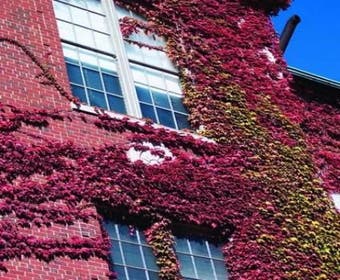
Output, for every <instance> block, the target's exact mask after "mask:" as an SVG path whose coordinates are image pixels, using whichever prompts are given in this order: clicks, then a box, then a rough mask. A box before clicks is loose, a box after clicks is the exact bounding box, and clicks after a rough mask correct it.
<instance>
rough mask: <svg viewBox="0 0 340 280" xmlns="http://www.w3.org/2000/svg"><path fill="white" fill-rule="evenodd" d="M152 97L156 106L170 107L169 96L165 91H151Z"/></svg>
mask: <svg viewBox="0 0 340 280" xmlns="http://www.w3.org/2000/svg"><path fill="white" fill-rule="evenodd" d="M152 97H153V100H154V102H155V104H156V105H157V106H160V107H164V108H168V109H170V103H169V98H168V95H167V94H166V93H163V92H156V91H152Z"/></svg>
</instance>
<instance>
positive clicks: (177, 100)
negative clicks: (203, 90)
mask: <svg viewBox="0 0 340 280" xmlns="http://www.w3.org/2000/svg"><path fill="white" fill-rule="evenodd" d="M170 99H171V104H172V108H173V109H174V110H175V111H179V112H182V113H187V110H186V109H185V107H184V105H183V101H182V98H181V97H179V96H174V95H170Z"/></svg>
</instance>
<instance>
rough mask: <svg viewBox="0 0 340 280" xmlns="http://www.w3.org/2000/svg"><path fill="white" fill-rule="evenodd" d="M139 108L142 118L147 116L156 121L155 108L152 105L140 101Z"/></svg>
mask: <svg viewBox="0 0 340 280" xmlns="http://www.w3.org/2000/svg"><path fill="white" fill-rule="evenodd" d="M140 109H141V111H142V116H143V118H149V119H151V120H153V121H154V122H157V119H156V115H155V110H154V108H153V107H152V106H150V105H146V104H142V103H140Z"/></svg>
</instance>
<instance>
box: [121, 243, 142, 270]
mask: <svg viewBox="0 0 340 280" xmlns="http://www.w3.org/2000/svg"><path fill="white" fill-rule="evenodd" d="M122 247H123V254H124V258H125V263H126V265H131V266H135V267H141V268H143V262H142V257H141V254H140V251H139V246H138V245H134V244H130V243H125V242H123V243H122Z"/></svg>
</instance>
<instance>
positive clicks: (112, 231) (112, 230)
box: [103, 220, 118, 239]
mask: <svg viewBox="0 0 340 280" xmlns="http://www.w3.org/2000/svg"><path fill="white" fill-rule="evenodd" d="M103 226H104V228H105V230H106V232H107V234H108V236H109V237H110V238H114V239H118V237H117V233H116V226H115V224H114V223H113V222H111V221H110V220H104V222H103Z"/></svg>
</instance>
